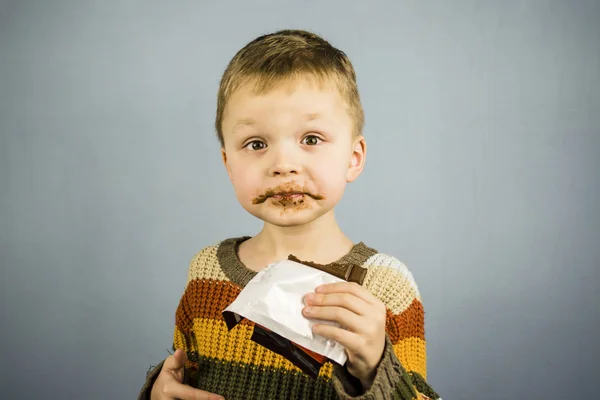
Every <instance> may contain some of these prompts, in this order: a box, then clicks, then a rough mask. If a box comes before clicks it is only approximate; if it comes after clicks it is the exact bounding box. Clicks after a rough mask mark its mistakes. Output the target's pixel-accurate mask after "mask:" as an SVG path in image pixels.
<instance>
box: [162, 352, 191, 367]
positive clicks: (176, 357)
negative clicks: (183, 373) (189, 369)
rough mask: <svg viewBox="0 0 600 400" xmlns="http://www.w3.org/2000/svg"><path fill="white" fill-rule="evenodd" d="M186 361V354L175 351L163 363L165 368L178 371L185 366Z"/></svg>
mask: <svg viewBox="0 0 600 400" xmlns="http://www.w3.org/2000/svg"><path fill="white" fill-rule="evenodd" d="M186 361H187V354H186V353H185V351H183V349H177V350H175V353H173V355H171V356H169V357H167V360H166V361H165V367H166V368H167V369H171V370H178V369H181V368H183V367H184V366H185V362H186Z"/></svg>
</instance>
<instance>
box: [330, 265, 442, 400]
mask: <svg viewBox="0 0 600 400" xmlns="http://www.w3.org/2000/svg"><path fill="white" fill-rule="evenodd" d="M393 261H394V262H395V264H394V265H391V266H388V267H378V266H375V267H374V268H373V269H372V270H371V271H369V274H368V275H367V279H366V280H365V286H366V287H367V288H368V289H369V290H370V291H371V292H372V293H373V294H374V295H376V296H377V297H378V298H379V299H380V300H381V301H382V302H383V303H384V304H385V305H386V309H387V317H386V342H385V347H384V351H383V355H382V357H381V360H380V362H379V365H378V366H377V369H376V372H375V379H374V381H373V384H372V385H371V387H370V388H369V389H368V390H367V391H366V392H365V391H363V389H362V386H361V384H360V381H359V380H358V379H356V378H355V377H353V376H352V375H351V374H350V373H349V372H348V370H347V369H346V368H344V367H339V366H336V367H335V368H334V373H333V385H334V388H335V391H336V393H337V394H338V398H340V399H344V400H350V399H355V400H367V399H369V400H375V399H388V398H390V399H391V398H393V399H399V400H429V399H431V400H441V398H440V397H439V395H438V394H437V393H436V392H435V391H434V390H433V388H432V387H431V386H430V385H429V384H428V383H427V380H426V377H427V365H426V364H427V362H426V358H427V357H426V353H427V350H426V342H425V327H424V325H425V313H424V310H423V305H422V303H421V299H420V295H419V291H418V288H417V286H416V284H415V282H414V280H413V278H412V275H411V274H410V272H409V271H408V270H407V269H406V267H405V266H404V265H403V264H401V263H399V262H397V260H393ZM388 264H390V263H388Z"/></svg>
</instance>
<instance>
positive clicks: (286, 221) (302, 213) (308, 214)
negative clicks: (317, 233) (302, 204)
mask: <svg viewBox="0 0 600 400" xmlns="http://www.w3.org/2000/svg"><path fill="white" fill-rule="evenodd" d="M265 211H266V212H260V213H256V212H253V213H252V215H254V216H255V217H256V218H258V219H261V220H263V221H264V222H265V223H268V224H270V225H274V226H278V227H280V228H290V227H295V226H302V225H306V224H309V223H311V222H313V221H315V220H316V219H318V218H320V217H321V216H323V215H324V214H326V213H327V210H310V209H304V210H293V209H287V210H283V209H281V210H276V209H275V210H265Z"/></svg>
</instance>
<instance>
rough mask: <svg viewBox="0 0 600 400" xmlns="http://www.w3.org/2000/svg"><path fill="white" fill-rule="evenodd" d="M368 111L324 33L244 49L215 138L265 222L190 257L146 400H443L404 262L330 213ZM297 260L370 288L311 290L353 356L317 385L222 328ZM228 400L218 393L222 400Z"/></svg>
mask: <svg viewBox="0 0 600 400" xmlns="http://www.w3.org/2000/svg"><path fill="white" fill-rule="evenodd" d="M362 128H363V110H362V106H361V103H360V99H359V94H358V89H357V85H356V77H355V72H354V69H353V67H352V64H351V63H350V61H349V60H348V58H347V57H346V55H345V54H344V53H343V52H342V51H340V50H338V49H336V48H334V47H333V46H331V45H330V44H329V43H328V42H326V41H325V40H323V39H322V38H320V37H319V36H317V35H314V34H311V33H308V32H305V31H298V30H286V31H280V32H276V33H274V34H270V35H265V36H261V37H259V38H257V39H255V40H254V41H252V42H250V43H249V44H247V45H246V46H245V47H244V48H243V49H241V50H240V51H239V52H238V53H237V54H236V55H235V57H234V58H233V59H232V60H231V62H230V64H229V65H228V67H227V69H226V71H225V73H224V75H223V78H222V80H221V84H220V88H219V93H218V100H217V117H216V130H217V133H218V137H219V141H220V144H221V153H222V157H223V163H224V165H225V168H226V169H227V172H228V174H229V178H230V180H231V182H232V184H233V187H234V189H235V193H236V196H237V198H238V201H239V202H240V204H241V205H242V207H244V209H246V210H247V211H248V212H249V213H251V214H252V215H254V216H255V217H257V218H260V219H261V220H262V221H264V226H263V229H262V231H261V232H260V233H258V234H257V235H256V236H254V237H242V238H232V239H227V240H224V241H222V242H219V243H217V244H216V245H214V246H210V247H207V248H205V249H203V250H202V251H201V252H200V253H198V254H197V255H196V256H195V258H194V259H193V260H192V262H191V265H190V269H189V274H188V281H187V285H186V289H185V292H184V294H183V297H182V299H181V301H180V304H179V307H178V309H177V313H176V326H175V333H174V343H173V349H174V350H175V349H176V351H175V353H174V354H173V355H171V356H169V357H167V359H166V360H165V361H164V362H162V363H161V364H159V365H158V366H156V367H155V368H154V369H153V370H152V371H150V372H149V373H148V379H147V382H146V384H145V385H144V387H143V388H142V391H141V393H140V399H142V398H151V399H157V400H158V399H176V398H177V399H222V398H225V399H228V400H232V399H334V398H342V399H350V398H360V399H384V398H385V399H388V398H389V399H392V398H393V399H401V400H410V399H438V398H439V396H438V395H437V394H436V393H435V392H434V391H433V389H432V388H431V387H430V386H429V385H428V384H427V382H426V380H425V376H426V360H425V359H426V345H425V337H424V312H423V307H422V304H421V301H420V295H419V291H418V289H417V286H416V284H415V282H414V280H413V278H412V275H411V273H410V272H409V271H408V270H407V269H406V267H405V266H404V265H403V264H402V263H400V262H399V261H398V260H396V259H395V258H393V257H391V256H388V255H385V254H381V253H378V252H377V251H376V250H374V249H372V248H370V247H367V246H366V245H365V244H363V243H358V244H354V243H353V242H352V241H351V240H350V239H348V237H346V236H345V235H344V234H343V233H342V231H341V230H340V228H339V227H338V225H337V223H336V221H335V217H334V207H335V205H336V204H337V203H338V201H339V200H340V198H341V197H342V194H343V193H344V189H345V186H346V184H347V183H348V182H352V181H354V180H355V179H356V178H357V177H358V176H359V175H360V173H361V171H362V170H363V166H364V163H365V155H366V144H365V139H364V137H363V136H362ZM290 255H293V256H295V257H297V258H298V259H300V260H307V261H313V262H316V263H319V264H329V263H332V262H340V263H353V264H354V265H357V266H362V267H365V268H367V275H366V278H365V280H364V282H363V284H362V286H361V285H358V284H356V283H350V282H342V283H336V284H330V285H324V286H322V287H319V288H317V290H316V293H307V295H306V298H305V303H306V307H305V308H304V310H303V313H304V316H305V317H306V318H310V319H321V320H329V321H334V322H337V323H338V324H339V326H342V327H344V328H345V329H342V328H336V327H334V326H331V325H327V324H325V325H323V324H321V325H319V324H316V325H315V326H314V332H315V334H319V335H322V336H324V337H327V338H330V339H333V340H336V341H337V342H339V343H340V344H342V345H343V346H344V347H345V348H346V351H347V355H348V361H347V363H346V365H345V366H343V367H340V366H337V365H335V366H334V365H332V364H331V363H329V362H328V363H326V364H325V365H324V366H323V368H321V371H320V373H319V376H318V377H317V378H312V377H310V376H308V375H306V374H304V373H302V372H301V371H300V370H299V369H298V368H297V367H296V366H295V365H294V364H292V363H291V362H290V361H288V360H287V359H285V358H283V357H282V356H280V355H278V354H276V353H274V352H272V351H270V350H267V349H266V348H264V347H262V346H260V345H258V344H256V343H254V342H253V341H252V340H250V337H251V335H252V329H253V323H251V322H249V321H247V320H244V321H242V323H240V325H238V326H236V327H235V328H234V329H232V330H231V331H228V330H227V327H226V325H225V322H224V319H223V316H222V314H221V313H222V311H223V310H224V309H225V308H226V307H227V305H229V304H230V303H231V302H232V301H233V300H234V299H235V298H236V296H237V295H238V294H239V293H240V291H241V290H242V288H243V287H244V286H245V285H246V284H247V283H248V281H250V280H251V279H252V277H254V276H255V275H256V273H257V272H258V271H260V270H261V269H262V268H264V267H265V266H267V265H268V264H271V263H273V262H276V261H279V260H282V259H287V258H288V257H289V256H290ZM221 396H223V397H221Z"/></svg>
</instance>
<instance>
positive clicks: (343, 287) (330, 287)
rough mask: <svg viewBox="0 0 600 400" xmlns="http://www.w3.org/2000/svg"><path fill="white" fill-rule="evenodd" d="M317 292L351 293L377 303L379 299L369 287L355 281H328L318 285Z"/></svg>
mask: <svg viewBox="0 0 600 400" xmlns="http://www.w3.org/2000/svg"><path fill="white" fill-rule="evenodd" d="M315 292H316V293H319V294H329V293H350V294H352V295H354V296H356V297H360V298H361V299H363V300H364V301H366V302H367V303H369V304H376V303H377V302H378V301H379V299H378V298H377V297H375V296H374V295H373V294H372V293H371V292H369V291H368V290H367V289H365V288H364V287H362V286H361V285H359V284H358V283H354V282H336V283H328V284H325V285H321V286H318V287H317V288H316V289H315Z"/></svg>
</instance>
